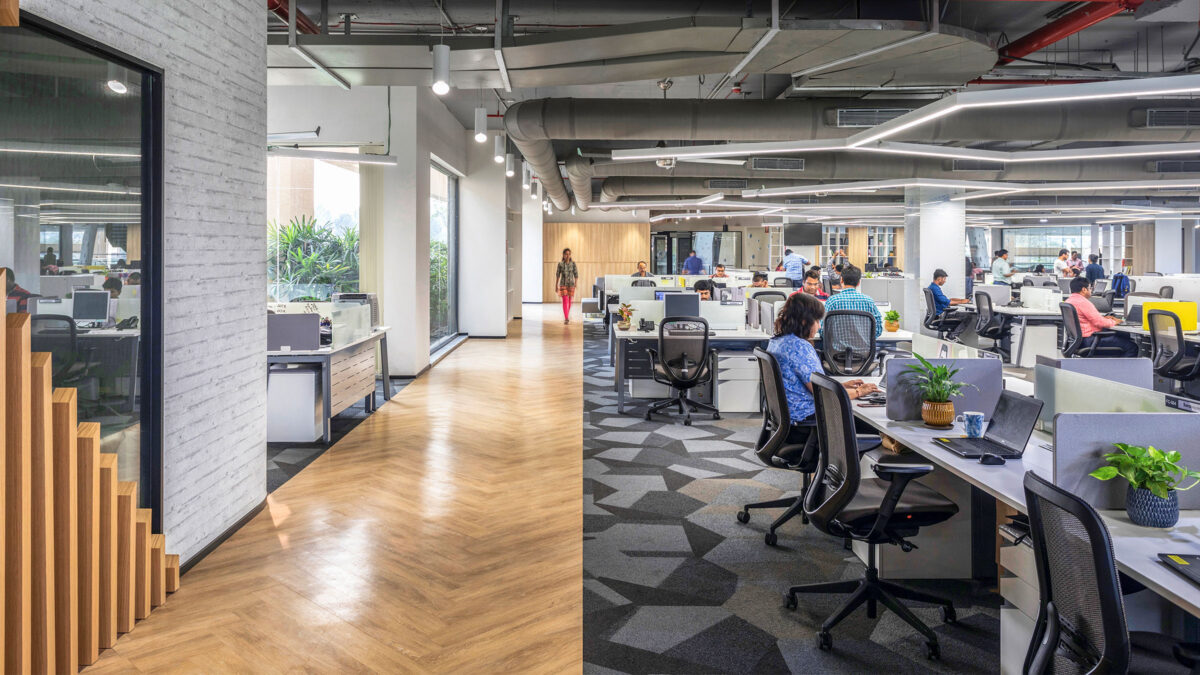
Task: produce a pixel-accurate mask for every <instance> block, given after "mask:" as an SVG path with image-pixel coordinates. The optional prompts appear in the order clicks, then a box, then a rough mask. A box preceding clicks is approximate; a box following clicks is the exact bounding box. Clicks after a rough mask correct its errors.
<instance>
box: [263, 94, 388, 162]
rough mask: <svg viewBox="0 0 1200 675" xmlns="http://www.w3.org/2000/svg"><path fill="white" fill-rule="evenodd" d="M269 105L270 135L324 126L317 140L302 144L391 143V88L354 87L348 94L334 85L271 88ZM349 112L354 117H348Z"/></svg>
mask: <svg viewBox="0 0 1200 675" xmlns="http://www.w3.org/2000/svg"><path fill="white" fill-rule="evenodd" d="M396 89H399V87H397V88H396ZM394 95H395V91H393V96H394ZM392 100H393V102H395V100H396V99H395V98H393V99H392ZM269 102H270V105H268V106H267V133H272V134H279V133H286V132H292V131H312V130H313V129H316V128H317V127H321V133H320V136H319V137H318V138H317V139H316V140H315V141H299V142H300V143H301V144H316V143H320V144H327V145H345V146H356V145H378V146H380V147H381V148H382V147H383V146H384V145H386V144H387V122H388V112H387V111H388V101H387V87H354V88H353V89H351V90H349V91H346V90H345V89H342V88H340V87H333V86H330V87H281V86H274V87H270V88H269ZM348 111H353V114H347V112H348ZM392 132H393V134H394V133H395V132H396V129H395V128H393V129H392Z"/></svg>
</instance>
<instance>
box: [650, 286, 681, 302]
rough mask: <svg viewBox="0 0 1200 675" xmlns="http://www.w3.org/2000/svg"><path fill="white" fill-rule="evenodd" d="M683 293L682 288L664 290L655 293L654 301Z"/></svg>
mask: <svg viewBox="0 0 1200 675" xmlns="http://www.w3.org/2000/svg"><path fill="white" fill-rule="evenodd" d="M682 292H683V289H682V288H664V289H662V290H656V291H654V299H655V300H662V299H664V298H666V297H667V296H668V295H670V294H673V293H682Z"/></svg>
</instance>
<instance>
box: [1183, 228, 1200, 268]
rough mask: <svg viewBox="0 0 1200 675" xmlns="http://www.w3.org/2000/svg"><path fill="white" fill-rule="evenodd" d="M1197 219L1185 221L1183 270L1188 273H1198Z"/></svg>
mask: <svg viewBox="0 0 1200 675" xmlns="http://www.w3.org/2000/svg"><path fill="white" fill-rule="evenodd" d="M1197 223H1200V221H1197V220H1185V221H1183V271H1184V273H1186V274H1195V273H1196V245H1197V243H1198V242H1197V239H1200V237H1197V236H1196V225H1197Z"/></svg>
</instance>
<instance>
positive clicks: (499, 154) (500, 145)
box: [492, 134, 504, 164]
mask: <svg viewBox="0 0 1200 675" xmlns="http://www.w3.org/2000/svg"><path fill="white" fill-rule="evenodd" d="M492 159H493V160H495V161H496V163H497V164H499V163H500V162H503V161H504V136H502V135H500V134H496V149H495V151H494V153H493V156H492Z"/></svg>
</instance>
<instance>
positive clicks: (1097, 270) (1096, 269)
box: [1083, 253, 1104, 284]
mask: <svg viewBox="0 0 1200 675" xmlns="http://www.w3.org/2000/svg"><path fill="white" fill-rule="evenodd" d="M1083 274H1084V276H1086V277H1087V280H1088V283H1090V284H1094V283H1096V280H1097V279H1103V278H1104V268H1103V267H1102V266H1101V265H1100V256H1098V255H1096V254H1095V253H1093V254H1091V255H1089V256H1088V266H1087V267H1086V268H1084V270H1083Z"/></svg>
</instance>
